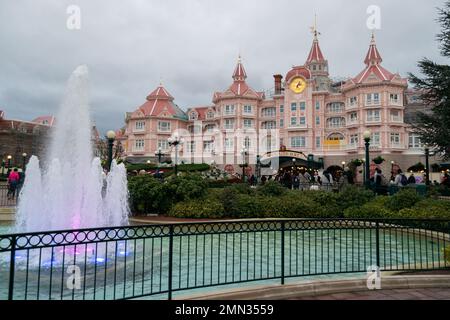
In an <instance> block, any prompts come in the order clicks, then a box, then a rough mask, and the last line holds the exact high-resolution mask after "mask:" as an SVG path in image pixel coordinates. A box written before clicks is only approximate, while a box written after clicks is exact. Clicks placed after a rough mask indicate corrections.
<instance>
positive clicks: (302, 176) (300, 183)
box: [244, 168, 355, 190]
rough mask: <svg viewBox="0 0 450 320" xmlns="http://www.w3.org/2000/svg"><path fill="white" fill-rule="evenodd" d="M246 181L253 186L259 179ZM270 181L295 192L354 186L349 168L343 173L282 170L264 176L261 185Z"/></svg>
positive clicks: (249, 178) (254, 177) (253, 176)
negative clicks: (345, 185) (344, 185)
mask: <svg viewBox="0 0 450 320" xmlns="http://www.w3.org/2000/svg"><path fill="white" fill-rule="evenodd" d="M244 181H246V182H248V183H249V184H250V185H252V186H256V185H257V184H258V179H257V177H256V176H255V175H254V174H253V175H251V176H245V177H244ZM268 181H277V182H279V183H280V184H281V185H283V186H285V187H286V188H289V189H294V190H309V189H320V188H322V189H332V188H334V187H339V186H341V185H343V184H354V183H355V181H354V177H353V174H352V172H351V171H350V170H348V168H347V169H346V170H344V171H343V172H334V173H332V172H330V171H328V170H323V171H318V170H314V171H312V170H307V169H301V170H280V171H279V172H278V173H277V174H276V175H273V176H271V175H269V176H265V175H263V176H262V177H261V180H260V183H261V184H265V183H266V182H268Z"/></svg>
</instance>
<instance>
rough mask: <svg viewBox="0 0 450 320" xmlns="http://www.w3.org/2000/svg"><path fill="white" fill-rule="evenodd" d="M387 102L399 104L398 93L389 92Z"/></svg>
mask: <svg viewBox="0 0 450 320" xmlns="http://www.w3.org/2000/svg"><path fill="white" fill-rule="evenodd" d="M389 102H390V103H391V104H394V105H401V103H402V102H401V98H400V94H398V93H390V94H389Z"/></svg>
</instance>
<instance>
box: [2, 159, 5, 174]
mask: <svg viewBox="0 0 450 320" xmlns="http://www.w3.org/2000/svg"><path fill="white" fill-rule="evenodd" d="M5 164H6V163H5V159H3V160H2V176H3V175H4V174H5Z"/></svg>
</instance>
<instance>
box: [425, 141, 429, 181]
mask: <svg viewBox="0 0 450 320" xmlns="http://www.w3.org/2000/svg"><path fill="white" fill-rule="evenodd" d="M425 174H426V177H425V183H426V185H427V186H429V185H430V147H429V146H428V145H426V146H425Z"/></svg>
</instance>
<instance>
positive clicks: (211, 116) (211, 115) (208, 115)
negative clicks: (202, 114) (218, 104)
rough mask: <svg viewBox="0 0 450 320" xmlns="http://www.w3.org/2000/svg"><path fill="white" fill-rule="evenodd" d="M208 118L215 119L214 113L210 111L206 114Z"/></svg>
mask: <svg viewBox="0 0 450 320" xmlns="http://www.w3.org/2000/svg"><path fill="white" fill-rule="evenodd" d="M206 118H207V119H214V111H211V110H210V111H208V112H207V113H206Z"/></svg>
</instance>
